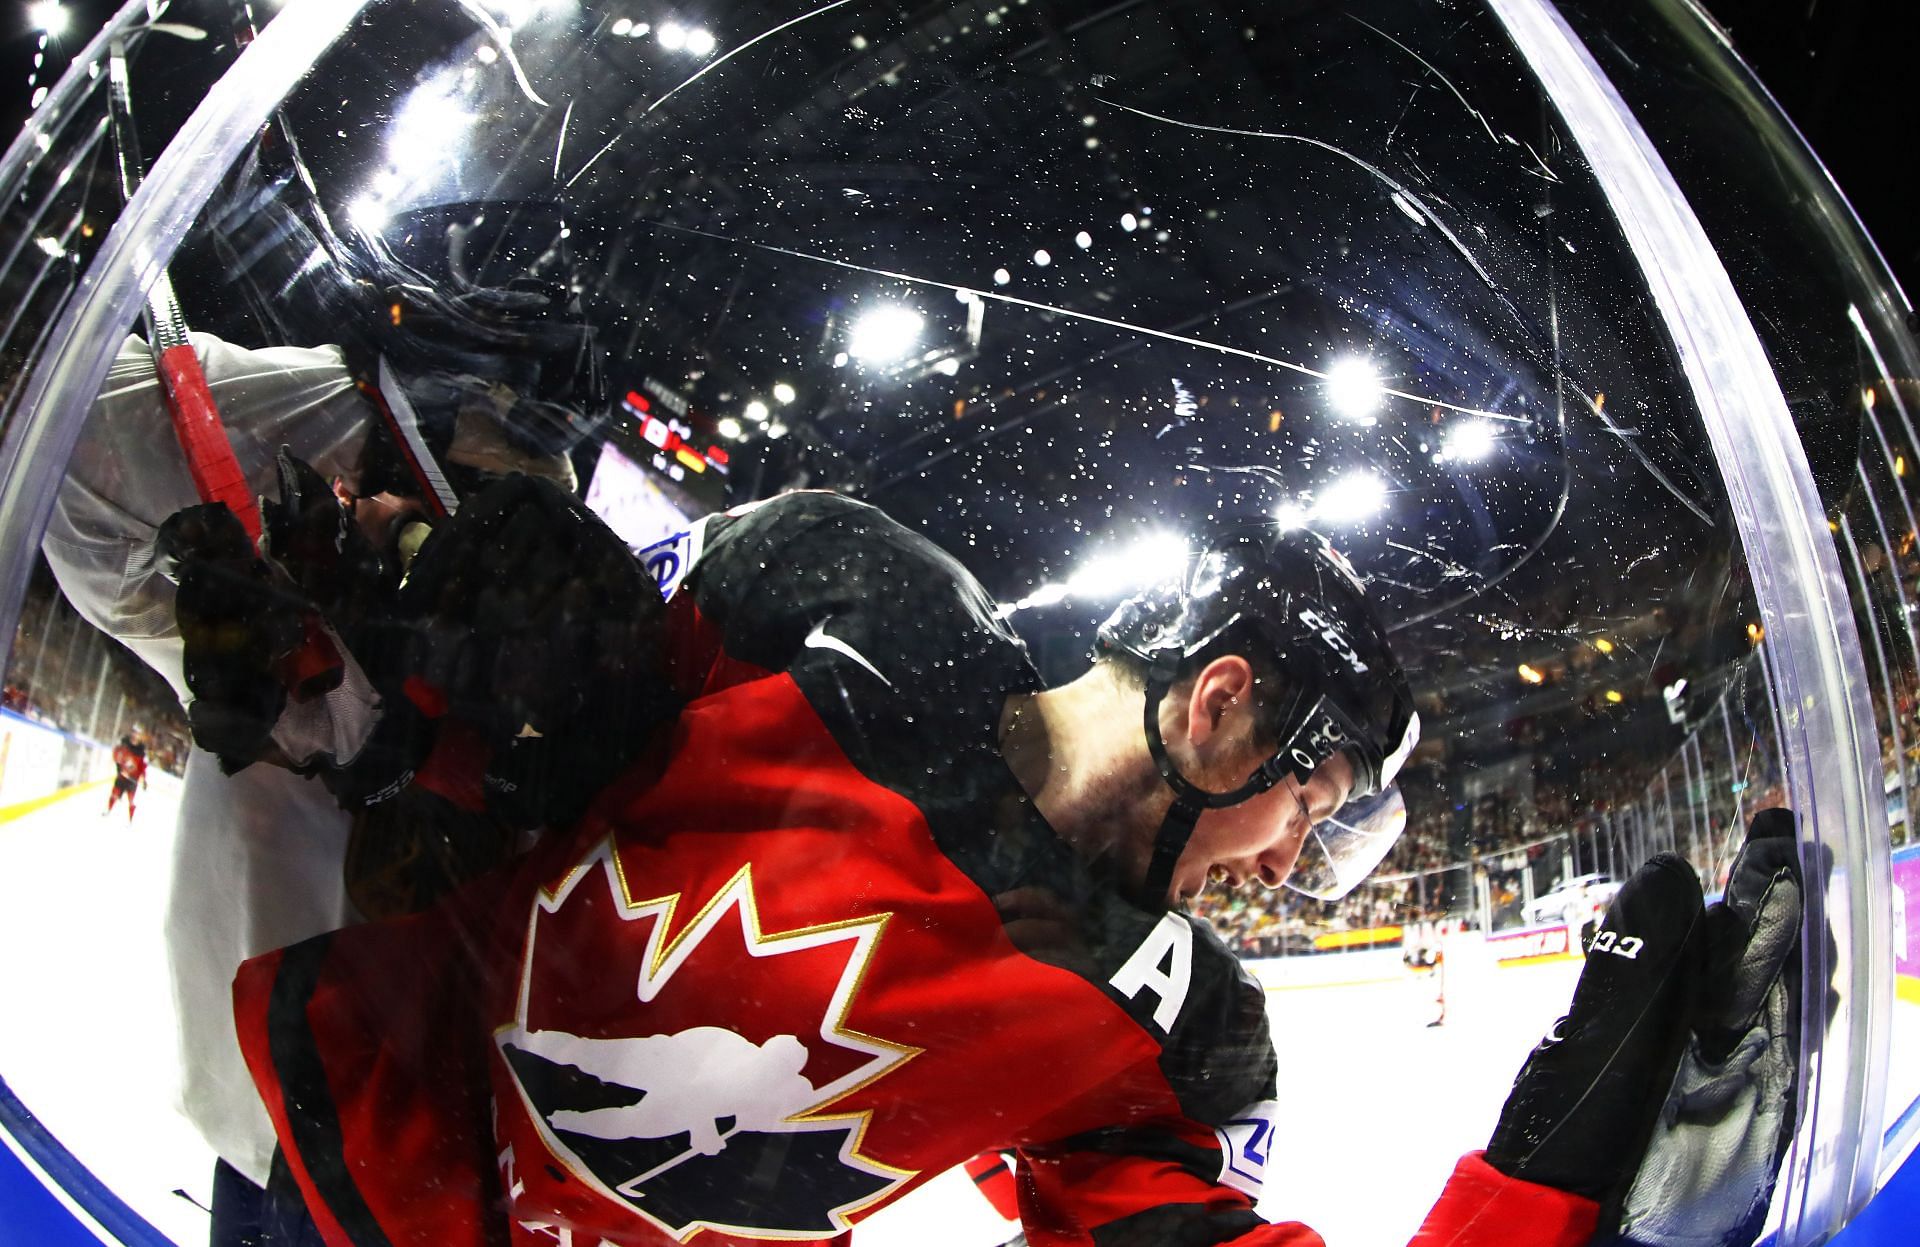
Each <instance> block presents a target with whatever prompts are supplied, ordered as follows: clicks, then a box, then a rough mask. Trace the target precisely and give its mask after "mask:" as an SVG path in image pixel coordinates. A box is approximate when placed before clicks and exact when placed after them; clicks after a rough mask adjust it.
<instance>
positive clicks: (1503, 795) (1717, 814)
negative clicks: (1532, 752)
mask: <svg viewBox="0 0 1920 1247" xmlns="http://www.w3.org/2000/svg"><path fill="white" fill-rule="evenodd" d="M1741 691H1743V690H1740V689H1736V690H1735V692H1736V693H1739V692H1741ZM1744 691H1746V692H1747V693H1749V694H1751V695H1748V696H1746V697H1744V698H1740V697H1733V698H1730V699H1729V713H1730V715H1731V716H1732V718H1733V720H1734V722H1733V723H1732V724H1731V725H1723V724H1722V723H1721V722H1720V720H1719V719H1717V718H1716V719H1713V720H1712V721H1711V722H1710V723H1707V724H1705V725H1703V726H1702V727H1700V728H1697V729H1696V732H1695V738H1694V741H1693V744H1692V746H1691V747H1690V750H1689V751H1688V752H1687V753H1686V758H1687V760H1686V761H1685V762H1684V763H1683V761H1682V759H1681V755H1680V754H1678V753H1676V754H1674V755H1672V756H1670V757H1668V758H1666V759H1664V760H1660V761H1656V762H1654V763H1651V764H1647V765H1640V766H1634V765H1631V764H1630V762H1628V760H1624V759H1621V758H1618V757H1612V758H1607V759H1603V760H1598V761H1596V762H1595V763H1594V764H1593V765H1592V766H1590V767H1588V768H1585V769H1584V770H1582V771H1581V772H1580V773H1579V774H1578V775H1577V776H1576V777H1574V778H1571V779H1569V778H1565V777H1555V778H1551V779H1549V778H1544V777H1539V776H1535V777H1533V778H1532V780H1531V782H1530V783H1529V784H1527V785H1526V787H1527V788H1528V789H1529V791H1528V792H1526V793H1525V794H1524V795H1523V793H1522V792H1520V791H1518V790H1517V789H1516V788H1515V787H1503V788H1502V789H1500V790H1498V791H1494V792H1484V793H1481V794H1480V795H1478V796H1477V797H1475V798H1474V799H1473V800H1472V801H1471V802H1462V803H1458V804H1454V803H1450V802H1449V801H1448V799H1447V798H1446V795H1445V793H1444V791H1443V789H1442V788H1441V787H1440V786H1439V785H1438V784H1437V783H1431V782H1429V783H1427V784H1425V785H1420V784H1419V783H1417V782H1416V783H1414V784H1408V785H1405V787H1406V788H1407V798H1408V824H1407V829H1406V831H1405V832H1404V833H1403V835H1402V836H1401V838H1400V840H1399V842H1398V843H1397V844H1396V845H1395V846H1394V848H1393V850H1392V852H1390V853H1389V854H1388V856H1387V857H1386V859H1385V860H1384V861H1383V862H1382V863H1381V865H1380V866H1379V868H1378V869H1377V870H1376V871H1375V872H1374V874H1373V875H1372V876H1371V877H1370V878H1369V879H1368V880H1366V881H1365V882H1363V883H1362V884H1361V885H1360V886H1359V887H1358V888H1356V889H1355V890H1354V891H1353V893H1351V894H1350V895H1349V896H1347V897H1345V898H1343V899H1341V900H1339V901H1333V902H1322V901H1317V900H1314V899H1312V898H1310V897H1306V896H1303V895H1300V894H1299V893H1295V892H1291V891H1287V890H1285V889H1278V890H1273V891H1269V890H1266V889H1262V888H1259V887H1258V886H1252V885H1250V886H1246V887H1242V888H1240V889H1238V890H1233V891H1230V890H1228V889H1226V888H1225V887H1223V886H1221V885H1218V884H1215V885H1211V886H1209V887H1208V889H1207V890H1206V891H1204V892H1203V893H1202V894H1201V895H1200V897H1199V898H1198V899H1197V900H1196V902H1195V904H1194V909H1195V911H1196V912H1197V913H1199V914H1201V915H1202V916H1204V917H1205V918H1206V919H1207V920H1208V921H1209V922H1210V923H1211V924H1212V925H1213V927H1214V928H1215V930H1217V931H1218V932H1219V933H1220V935H1221V937H1222V938H1223V939H1225V940H1226V942H1227V944H1228V946H1229V947H1231V948H1233V949H1235V950H1236V951H1237V952H1239V953H1240V954H1241V955H1243V956H1248V957H1270V956H1283V955H1293V954H1299V953H1307V952H1312V951H1315V950H1316V940H1319V941H1321V943H1322V944H1333V945H1336V946H1338V947H1344V948H1352V947H1365V946H1368V941H1343V940H1326V939H1323V937H1326V936H1329V935H1334V934H1337V933H1341V932H1354V931H1368V930H1376V929H1379V928H1391V927H1405V926H1407V925H1409V924H1413V923H1422V922H1432V921H1443V920H1447V919H1464V920H1466V921H1468V922H1470V923H1473V924H1475V925H1477V924H1478V923H1480V922H1481V921H1483V920H1486V919H1488V918H1491V920H1492V922H1493V925H1494V927H1495V929H1501V928H1504V927H1507V926H1512V925H1517V924H1519V923H1521V922H1523V921H1524V920H1525V919H1524V909H1525V903H1526V901H1527V899H1529V896H1530V895H1531V896H1538V895H1540V894H1542V893H1544V892H1546V891H1547V890H1548V889H1550V888H1551V887H1552V886H1554V885H1555V884H1556V883H1557V882H1559V880H1560V879H1561V878H1562V877H1563V876H1566V875H1569V874H1576V873H1584V872H1591V871H1601V872H1605V871H1607V870H1609V868H1610V867H1611V866H1614V865H1618V864H1622V863H1624V862H1626V861H1628V860H1637V857H1638V856H1642V855H1649V854H1651V853H1653V852H1656V851H1659V850H1662V849H1672V850H1674V851H1676V852H1679V853H1681V854H1682V855H1684V856H1685V857H1687V859H1688V860H1689V861H1691V862H1692V863H1693V864H1694V867H1695V869H1696V870H1698V871H1699V873H1700V876H1701V882H1702V885H1703V886H1705V887H1706V888H1708V889H1709V890H1712V889H1714V888H1717V887H1719V886H1720V885H1721V884H1722V883H1723V882H1724V878H1723V876H1724V874H1725V871H1726V868H1727V865H1728V862H1729V861H1730V859H1731V857H1732V853H1733V852H1734V850H1736V849H1737V848H1738V841H1739V830H1740V829H1741V828H1742V827H1743V826H1744V821H1745V819H1746V818H1750V817H1751V816H1752V815H1753V813H1754V812H1755V811H1757V810H1760V809H1764V808H1767V807H1769V806H1784V805H1786V804H1787V803H1788V802H1787V799H1786V785H1785V778H1784V776H1783V775H1782V774H1781V770H1780V762H1779V751H1778V749H1777V748H1776V747H1775V743H1774V740H1773V735H1772V728H1771V715H1770V714H1769V713H1768V711H1767V706H1766V701H1765V693H1764V689H1760V690H1757V693H1756V692H1755V690H1752V689H1748V690H1744ZM1729 736H1731V737H1732V741H1733V752H1732V753H1729V751H1728V745H1727V741H1728V737H1729ZM1915 739H1916V742H1920V727H1917V728H1916V732H1915ZM1889 747H1890V746H1889ZM1916 753H1920V750H1917V751H1916ZM1663 763H1664V764H1663ZM1915 791H1916V792H1920V787H1916V789H1915ZM1898 834H1899V833H1897V832H1896V838H1897V837H1898ZM1610 840H1611V844H1609V841H1610ZM1523 876H1530V877H1531V886H1530V887H1529V886H1528V881H1527V879H1525V878H1523ZM1482 884H1484V885H1485V890H1486V901H1487V906H1486V909H1487V911H1490V912H1481V911H1480V910H1479V899H1478V892H1479V888H1480V886H1481V885H1482Z"/></svg>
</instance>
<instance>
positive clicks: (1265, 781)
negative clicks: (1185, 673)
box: [1141, 657, 1293, 909]
mask: <svg viewBox="0 0 1920 1247" xmlns="http://www.w3.org/2000/svg"><path fill="white" fill-rule="evenodd" d="M1178 662H1179V659H1178V657H1157V658H1155V659H1154V660H1153V663H1152V665H1151V667H1150V668H1149V670H1148V673H1147V698H1146V709H1145V711H1144V716H1145V724H1144V726H1145V727H1146V731H1147V752H1148V753H1149V754H1150V755H1152V757H1153V765H1154V767H1155V768H1156V769H1157V770H1158V771H1159V772H1160V778H1161V779H1163V780H1165V781H1166V784H1167V787H1169V788H1171V789H1173V805H1172V806H1170V807H1169V808H1168V810H1167V813H1166V817H1164V818H1162V819H1161V820H1160V829H1159V831H1157V832H1155V833H1154V838H1153V856H1152V858H1151V859H1149V861H1148V863H1147V875H1146V879H1145V881H1144V882H1143V883H1142V884H1141V893H1142V896H1141V899H1142V901H1143V903H1144V904H1145V905H1146V906H1147V907H1148V908H1152V909H1159V908H1162V907H1164V906H1165V905H1166V903H1167V889H1168V888H1169V887H1171V886H1172V885H1173V868H1174V866H1175V865H1177V864H1178V863H1179V861H1180V855H1181V854H1182V853H1184V852H1186V848H1187V842H1188V841H1189V840H1191V839H1192V838H1193V828H1194V824H1195V823H1197V822H1198V821H1199V820H1200V815H1201V813H1202V811H1205V810H1219V809H1225V808H1226V807H1228V806H1233V805H1239V804H1240V803H1241V802H1242V801H1246V800H1248V799H1249V798H1252V797H1257V796H1259V795H1260V794H1261V793H1263V792H1265V791H1266V790H1267V789H1269V788H1271V787H1273V786H1274V785H1275V784H1277V783H1279V782H1280V781H1281V780H1283V779H1285V778H1286V777H1287V776H1288V775H1290V774H1292V773H1293V768H1292V767H1290V766H1288V765H1286V764H1285V763H1283V762H1282V761H1281V758H1280V755H1275V756H1274V757H1272V758H1269V759H1267V760H1266V761H1265V762H1263V763H1261V764H1260V769H1259V770H1257V771H1255V772H1254V773H1253V775H1252V776H1251V777H1250V778H1249V779H1248V780H1247V782H1246V783H1244V784H1242V785H1240V786H1239V787H1238V788H1235V789H1233V790H1232V791H1230V792H1209V791H1207V790H1206V789H1204V788H1201V787H1199V786H1198V785H1196V784H1195V783H1194V782H1193V781H1192V780H1190V779H1188V778H1187V777H1186V776H1185V775H1182V774H1181V773H1180V768H1179V767H1178V766H1177V765H1175V764H1174V761H1173V757H1172V755H1170V754H1169V753H1168V752H1167V742H1166V740H1165V739H1164V738H1162V736H1161V735H1160V703H1161V702H1162V701H1164V700H1165V699H1166V696H1167V691H1168V690H1169V689H1171V688H1172V687H1173V681H1174V676H1175V672H1176V671H1177V670H1178Z"/></svg>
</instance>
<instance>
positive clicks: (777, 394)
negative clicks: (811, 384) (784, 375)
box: [773, 381, 800, 406]
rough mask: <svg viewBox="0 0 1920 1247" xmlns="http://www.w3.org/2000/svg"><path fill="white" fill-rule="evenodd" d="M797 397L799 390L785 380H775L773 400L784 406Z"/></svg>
mask: <svg viewBox="0 0 1920 1247" xmlns="http://www.w3.org/2000/svg"><path fill="white" fill-rule="evenodd" d="M798 397H800V394H799V392H798V391H796V390H795V389H794V388H793V387H792V386H790V385H788V384H787V383H786V382H785V381H776V382H774V383H773V398H774V401H775V402H777V403H780V404H782V405H783V406H784V405H785V404H787V403H791V402H792V401H793V400H794V399H796V398H798Z"/></svg>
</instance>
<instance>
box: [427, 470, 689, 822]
mask: <svg viewBox="0 0 1920 1247" xmlns="http://www.w3.org/2000/svg"><path fill="white" fill-rule="evenodd" d="M400 605H401V614H402V616H403V617H404V618H405V619H406V620H407V621H408V623H409V624H410V625H411V626H412V627H413V628H414V632H413V643H414V646H415V649H414V661H413V662H412V663H411V664H410V667H409V670H410V672H411V673H412V674H414V675H415V676H416V677H417V678H418V679H419V680H420V681H422V682H424V684H425V685H427V686H430V687H431V688H432V690H433V691H434V692H435V694H436V695H437V696H439V697H441V698H444V701H445V707H446V714H447V715H448V716H449V717H450V718H453V719H455V720H458V721H460V722H462V723H464V724H466V725H468V726H469V727H471V728H472V729H474V730H475V731H476V732H477V733H478V735H479V739H480V747H482V748H484V749H485V750H486V752H487V755H488V756H487V757H486V759H485V760H484V767H485V780H484V783H485V785H486V789H487V800H488V804H489V806H490V808H492V809H494V810H495V811H497V812H499V813H501V814H502V815H504V816H506V817H507V818H509V820H510V821H512V822H514V823H515V824H516V825H519V826H523V827H532V826H540V825H546V826H552V825H556V824H559V823H564V822H567V821H570V820H571V819H573V818H574V817H576V816H577V815H578V814H579V813H580V812H581V811H582V810H584V808H585V807H586V804H587V802H588V801H589V800H590V799H591V798H592V797H593V795H594V794H595V793H597V792H598V791H599V790H600V788H601V787H603V786H604V785H605V784H606V783H607V782H608V781H609V780H611V779H612V778H613V777H614V776H615V775H617V774H618V773H619V771H620V769H621V768H622V767H624V766H625V765H626V764H627V763H629V762H631V761H632V760H633V758H634V757H635V755H636V754H637V753H638V752H639V750H640V748H641V745H642V744H643V742H644V741H645V740H646V739H647V737H648V735H649V734H650V733H651V732H652V731H653V730H654V729H655V728H657V727H658V726H660V725H661V724H662V723H664V722H666V721H668V720H670V719H671V718H672V717H673V716H674V715H675V714H676V713H677V712H678V710H679V700H678V698H676V697H675V696H674V695H673V693H672V691H671V688H670V686H669V684H668V682H667V679H666V675H665V663H664V656H663V650H664V638H665V633H666V604H665V603H664V602H663V601H662V600H661V597H660V591H659V588H658V586H657V585H656V584H655V582H654V580H653V578H652V577H651V576H649V575H647V573H646V571H645V569H644V568H642V567H641V566H640V564H639V562H638V561H637V560H635V559H634V557H633V555H632V553H631V552H630V551H629V550H628V549H627V546H626V543H625V542H623V541H622V540H621V539H620V538H619V537H618V536H616V535H615V534H614V532H613V531H612V530H611V529H609V528H608V527H607V526H606V524H605V523H603V522H602V521H601V520H600V518H599V517H598V516H596V515H594V514H593V513H592V512H590V511H588V510H587V509H586V508H585V507H584V506H582V505H581V503H580V502H579V500H578V499H576V498H574V497H573V496H572V495H570V494H568V493H566V492H565V491H563V490H561V489H560V488H558V487H557V486H555V485H553V484H551V483H549V482H546V481H542V480H537V479H534V478H532V477H526V476H518V475H516V476H509V477H506V478H504V479H503V480H500V481H497V482H495V483H493V484H491V485H489V486H488V487H487V488H485V489H483V490H481V491H480V492H479V493H477V494H475V495H474V496H473V497H471V498H469V499H468V500H467V501H466V502H465V503H464V504H463V505H462V506H461V508H460V512H459V514H458V515H457V516H455V517H454V519H453V520H452V521H450V522H446V523H442V524H441V525H440V526H438V527H436V528H435V529H434V531H433V535H432V536H431V537H429V538H427V541H426V544H424V545H423V546H421V547H420V552H419V554H418V555H417V556H416V557H415V559H414V561H413V564H412V567H411V568H410V569H409V571H408V574H407V580H406V584H405V585H404V587H403V588H402V590H401V594H400Z"/></svg>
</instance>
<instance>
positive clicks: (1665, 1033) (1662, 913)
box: [1486, 853, 1707, 1226]
mask: <svg viewBox="0 0 1920 1247" xmlns="http://www.w3.org/2000/svg"><path fill="white" fill-rule="evenodd" d="M1706 951H1707V938H1706V920H1705V913H1704V910H1703V901H1702V898H1701V895H1700V883H1699V880H1698V879H1697V878H1695V876H1694V873H1693V868H1692V867H1691V866H1689V865H1687V863H1686V862H1685V861H1683V860H1681V859H1680V858H1678V857H1676V856H1674V855H1673V854H1671V853H1662V854H1659V855H1657V856H1655V857H1654V858H1653V859H1652V860H1650V861H1649V862H1647V864H1646V865H1644V866H1642V867H1641V868H1640V869H1639V870H1638V871H1636V872H1635V873H1634V875H1633V877H1632V878H1630V879H1628V880H1627V883H1626V886H1625V887H1623V888H1621V890H1620V894H1619V895H1618V896H1616V897H1615V898H1614V900H1613V904H1612V906H1610V907H1609V908H1608V910H1607V914H1606V917H1605V918H1604V919H1602V920H1601V923H1600V928H1599V930H1598V931H1597V932H1596V933H1595V935H1594V938H1593V943H1592V945H1591V946H1590V948H1589V950H1588V953H1587V964H1586V968H1585V969H1584V970H1583V971H1582V972H1581V974H1580V982H1579V985H1578V986H1577V987H1576V988H1575V989H1574V993H1573V1003H1572V1004H1571V1006H1569V1008H1568V1009H1567V1014H1566V1016H1565V1017H1563V1018H1561V1019H1560V1020H1559V1021H1558V1022H1556V1023H1554V1026H1553V1029H1552V1030H1551V1031H1549V1032H1548V1034H1547V1037H1546V1038H1545V1039H1542V1040H1541V1041H1540V1043H1539V1045H1538V1046H1537V1047H1535V1048H1534V1050H1533V1053H1532V1054H1531V1055H1530V1056H1529V1057H1528V1058H1527V1061H1526V1064H1525V1065H1523V1066H1522V1067H1521V1069H1520V1075H1519V1077H1518V1078H1516V1079H1515V1080H1514V1084H1513V1091H1512V1093H1511V1094H1510V1095H1509V1096H1508V1097H1507V1103H1506V1107H1505V1108H1503V1109H1502V1110H1501V1113H1500V1120H1499V1123H1498V1125H1496V1126H1495V1127H1494V1131H1493V1138H1492V1140H1491V1141H1490V1142H1489V1143H1488V1144H1487V1150H1486V1160H1487V1163H1488V1164H1490V1165H1492V1166H1493V1167H1494V1168H1495V1169H1498V1170H1500V1171H1501V1172H1502V1173H1505V1174H1507V1175H1508V1176H1509V1177H1514V1178H1520V1179H1522V1180H1524V1181H1527V1182H1534V1183H1538V1184H1539V1185H1542V1186H1550V1187H1555V1188H1557V1189H1559V1190H1563V1191H1571V1192H1573V1193H1575V1194H1577V1195H1583V1196H1585V1197H1587V1198H1588V1199H1592V1200H1595V1201H1596V1202H1598V1203H1600V1204H1601V1205H1602V1209H1601V1220H1600V1224H1601V1225H1602V1226H1606V1225H1609V1224H1611V1220H1610V1209H1611V1208H1613V1207H1615V1206H1617V1203H1618V1201H1619V1199H1620V1198H1621V1196H1622V1195H1623V1194H1624V1192H1625V1190H1626V1187H1627V1185H1628V1184H1629V1183H1630V1182H1631V1181H1632V1180H1633V1177H1634V1173H1635V1171H1636V1170H1637V1169H1638V1167H1639V1163H1640V1157H1641V1155H1642V1154H1643V1152H1644V1151H1645V1148H1646V1141H1647V1138H1648V1136H1649V1134H1650V1133H1651V1131H1652V1130H1653V1127H1654V1124H1655V1122H1656V1121H1657V1120H1658V1118H1659V1116H1660V1110H1661V1106H1662V1104H1663V1103H1664V1102H1665V1100H1666V1096H1667V1088H1668V1087H1669V1085H1671V1083H1672V1081H1673V1071H1674V1068H1675V1065H1676V1064H1677V1063H1678V1061H1679V1058H1680V1051H1681V1048H1682V1046H1683V1045H1684V1044H1685V1042H1686V1040H1687V1037H1688V1033H1689V1027H1688V1021H1689V1017H1690V1014H1691V1011H1692V1004H1693V1001H1694V999H1695V998H1696V996H1697V994H1698V993H1699V991H1700V989H1701V982H1702V977H1703V972H1704V970H1705V967H1706Z"/></svg>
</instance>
